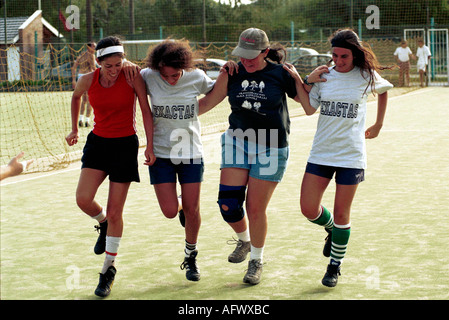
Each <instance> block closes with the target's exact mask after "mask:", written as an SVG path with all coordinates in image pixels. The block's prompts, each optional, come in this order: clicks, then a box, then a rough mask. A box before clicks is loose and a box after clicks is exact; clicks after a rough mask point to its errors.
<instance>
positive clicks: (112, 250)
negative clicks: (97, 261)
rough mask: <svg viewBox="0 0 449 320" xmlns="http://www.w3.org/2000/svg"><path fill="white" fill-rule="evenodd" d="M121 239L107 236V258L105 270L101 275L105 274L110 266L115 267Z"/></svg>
mask: <svg viewBox="0 0 449 320" xmlns="http://www.w3.org/2000/svg"><path fill="white" fill-rule="evenodd" d="M121 239H122V238H121V237H111V236H106V251H105V253H106V256H105V258H104V264H103V269H101V273H103V274H104V273H105V272H106V271H107V270H108V268H109V267H110V266H113V265H115V258H116V257H117V252H118V247H119V245H120V240H121Z"/></svg>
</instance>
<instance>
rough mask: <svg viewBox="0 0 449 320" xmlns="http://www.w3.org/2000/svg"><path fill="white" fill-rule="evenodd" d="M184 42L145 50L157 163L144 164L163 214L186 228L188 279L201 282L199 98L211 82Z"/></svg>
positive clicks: (180, 41)
mask: <svg viewBox="0 0 449 320" xmlns="http://www.w3.org/2000/svg"><path fill="white" fill-rule="evenodd" d="M194 60H195V59H194V53H193V51H192V49H191V48H190V45H189V42H188V41H184V40H177V41H172V40H166V41H163V42H162V43H160V44H159V45H157V46H156V47H154V48H153V49H152V50H150V51H149V53H148V55H147V58H146V63H147V68H145V69H143V70H142V71H141V74H142V77H143V78H144V80H145V82H146V84H147V92H148V94H149V95H150V99H151V105H152V110H153V119H154V126H155V129H154V135H153V137H154V138H153V145H154V154H155V155H156V158H157V159H156V162H155V163H154V165H153V166H151V167H149V171H150V181H151V184H153V185H154V189H155V192H156V196H157V199H158V201H159V205H160V207H161V210H162V213H163V214H164V216H165V217H167V218H169V219H172V218H175V217H176V216H177V215H178V211H179V218H180V220H181V224H182V225H183V226H184V227H185V250H184V253H185V255H184V262H183V263H182V264H181V269H185V270H186V278H187V280H190V281H198V280H200V271H199V268H198V267H197V264H196V256H197V254H198V250H197V239H198V234H199V229H200V225H201V216H200V188H201V182H202V181H203V172H204V163H203V148H202V144H201V126H200V121H199V119H198V100H197V97H198V96H199V95H201V94H206V93H208V92H209V91H210V90H211V89H212V87H213V85H214V81H212V80H211V79H210V78H209V77H208V76H207V75H206V74H205V72H204V71H203V70H200V69H196V68H195V66H194ZM176 180H178V181H179V183H180V185H181V194H182V199H180V200H182V201H180V202H181V203H182V210H179V207H178V196H177V191H176Z"/></svg>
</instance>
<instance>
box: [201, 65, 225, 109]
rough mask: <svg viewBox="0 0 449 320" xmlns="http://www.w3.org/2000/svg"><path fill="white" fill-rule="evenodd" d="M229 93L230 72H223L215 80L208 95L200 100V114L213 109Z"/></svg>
mask: <svg viewBox="0 0 449 320" xmlns="http://www.w3.org/2000/svg"><path fill="white" fill-rule="evenodd" d="M227 95H228V74H227V73H226V72H221V73H220V74H219V75H218V78H217V80H216V81H215V84H214V87H213V89H212V90H211V91H209V92H208V93H207V94H206V96H204V97H203V98H201V99H200V100H199V110H198V115H202V114H203V113H206V112H207V111H209V110H211V109H212V108H213V107H215V106H216V105H217V104H219V103H220V102H221V101H223V99H224V98H226V96H227Z"/></svg>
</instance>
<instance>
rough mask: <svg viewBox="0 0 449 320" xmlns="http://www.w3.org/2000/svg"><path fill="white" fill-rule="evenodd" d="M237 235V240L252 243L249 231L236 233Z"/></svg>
mask: <svg viewBox="0 0 449 320" xmlns="http://www.w3.org/2000/svg"><path fill="white" fill-rule="evenodd" d="M236 235H237V238H238V239H239V240H242V241H245V242H248V241H250V237H249V230H248V229H246V230H245V231H243V232H239V233H236Z"/></svg>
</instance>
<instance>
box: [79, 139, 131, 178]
mask: <svg viewBox="0 0 449 320" xmlns="http://www.w3.org/2000/svg"><path fill="white" fill-rule="evenodd" d="M138 152H139V139H138V138H137V135H132V136H129V137H123V138H103V137H100V136H97V135H96V134H94V133H93V132H90V133H89V135H88V136H87V140H86V144H85V145H84V148H83V156H82V158H81V162H82V166H81V168H90V169H96V170H101V171H104V172H106V174H107V175H109V180H110V181H112V182H122V183H124V182H132V181H136V182H140V177H139V169H138V161H137V156H138Z"/></svg>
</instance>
